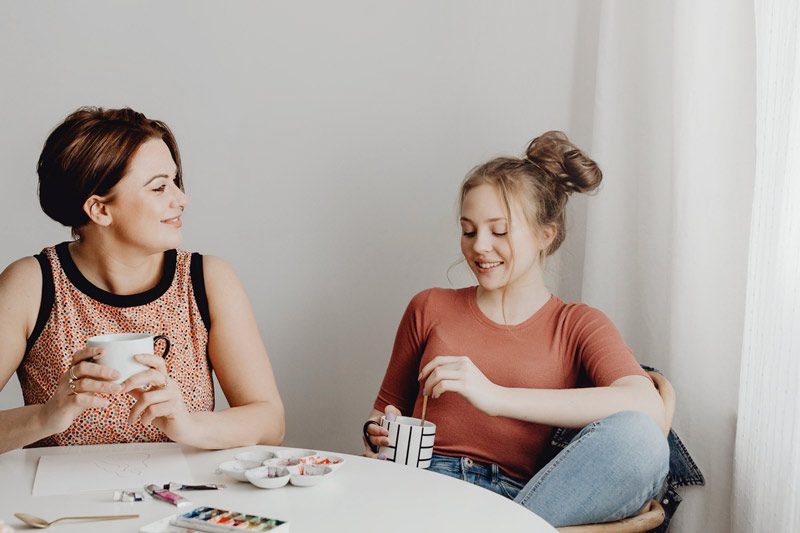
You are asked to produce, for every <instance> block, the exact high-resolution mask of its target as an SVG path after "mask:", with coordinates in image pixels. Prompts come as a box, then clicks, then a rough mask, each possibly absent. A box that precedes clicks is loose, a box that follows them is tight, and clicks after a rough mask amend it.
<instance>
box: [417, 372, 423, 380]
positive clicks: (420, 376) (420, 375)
mask: <svg viewBox="0 0 800 533" xmlns="http://www.w3.org/2000/svg"><path fill="white" fill-rule="evenodd" d="M421 379H422V372H420V373H419V375H418V376H417V381H419V380H421Z"/></svg>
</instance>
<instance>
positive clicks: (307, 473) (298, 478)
mask: <svg viewBox="0 0 800 533" xmlns="http://www.w3.org/2000/svg"><path fill="white" fill-rule="evenodd" d="M331 472H333V470H331V468H330V467H329V466H322V465H301V467H300V468H299V471H298V472H297V473H292V475H291V478H290V479H289V482H290V483H291V484H292V485H295V486H297V487H312V486H314V485H316V484H318V483H320V482H321V481H322V480H323V479H325V476H327V475H329V474H330V473H331Z"/></svg>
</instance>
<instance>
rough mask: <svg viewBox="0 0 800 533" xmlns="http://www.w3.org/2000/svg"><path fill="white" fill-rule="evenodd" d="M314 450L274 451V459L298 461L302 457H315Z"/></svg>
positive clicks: (290, 449) (289, 449)
mask: <svg viewBox="0 0 800 533" xmlns="http://www.w3.org/2000/svg"><path fill="white" fill-rule="evenodd" d="M317 453H319V452H317V451H315V450H301V449H298V448H286V449H284V450H275V457H278V458H280V459H300V458H302V457H309V456H311V455H317Z"/></svg>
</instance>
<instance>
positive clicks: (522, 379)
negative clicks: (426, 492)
mask: <svg viewBox="0 0 800 533" xmlns="http://www.w3.org/2000/svg"><path fill="white" fill-rule="evenodd" d="M476 289H477V288H476V287H468V288H465V289H456V290H453V289H428V290H426V291H423V292H421V293H419V294H417V295H416V296H415V297H414V298H413V299H412V300H411V303H410V304H409V305H408V308H407V309H406V312H405V314H404V315H403V319H402V321H401V322H400V326H399V328H398V331H397V336H396V338H395V343H394V349H393V351H392V358H391V360H390V362H389V367H388V368H387V370H386V375H385V377H384V379H383V384H382V385H381V389H380V392H379V393H378V397H377V399H376V400H375V404H374V406H375V409H377V410H379V411H383V410H384V409H385V407H386V405H388V404H391V405H394V406H396V407H397V408H398V409H400V411H402V413H403V414H404V415H408V414H410V413H413V415H412V416H415V417H419V416H420V415H421V409H422V396H421V391H420V387H419V383H418V381H417V376H418V374H419V372H420V370H422V368H423V367H424V366H425V365H426V364H427V363H428V362H430V361H431V359H433V358H434V357H436V356H437V355H466V356H469V358H470V359H471V360H472V362H473V363H474V364H475V366H477V367H478V368H479V369H480V370H481V372H483V373H484V374H485V375H486V377H487V378H488V379H489V380H490V381H492V382H493V383H495V384H497V385H501V386H503V387H513V388H529V389H568V388H574V387H577V386H580V385H581V384H587V382H588V383H593V384H595V385H596V386H601V387H602V386H607V385H610V384H611V383H612V382H614V381H616V380H617V379H619V378H621V377H624V376H629V375H641V376H645V377H647V374H646V373H645V372H644V371H643V370H642V369H641V367H640V366H639V364H638V363H637V362H636V359H635V358H634V356H633V353H632V352H631V349H630V348H628V346H627V345H626V344H625V342H624V341H623V339H622V337H621V335H620V333H619V331H617V328H616V327H614V324H612V323H611V321H610V320H609V319H608V317H606V316H605V315H604V314H603V313H602V312H600V311H598V310H597V309H593V308H591V307H589V306H587V305H583V304H569V303H565V302H563V301H562V300H560V299H559V298H557V297H555V296H553V297H551V298H550V300H548V301H547V303H545V304H544V305H543V306H542V308H541V309H539V310H538V311H537V312H536V313H534V314H533V316H531V317H530V318H528V319H527V320H525V321H524V322H522V323H520V324H516V325H513V326H506V325H503V324H497V323H495V322H493V321H491V320H489V318H487V317H486V315H484V314H483V312H482V311H481V310H480V309H479V308H478V304H477V300H476V293H477V290H476ZM426 419H428V420H430V421H431V422H433V423H435V424H436V441H435V447H434V451H435V453H439V454H442V455H450V456H464V457H469V458H471V459H473V460H476V461H482V462H486V463H494V464H497V465H498V466H499V467H500V468H501V470H502V471H503V472H505V473H506V474H507V475H509V476H511V477H513V478H515V479H519V480H523V481H527V480H528V479H530V478H531V477H532V476H533V474H535V473H536V471H537V469H538V468H539V467H541V466H542V465H541V464H540V460H541V459H542V454H543V451H544V450H545V446H546V445H547V443H548V440H549V438H550V435H551V432H552V427H549V426H545V425H542V424H534V423H530V422H524V421H521V420H516V419H512V418H506V417H493V416H490V415H487V414H486V413H484V412H482V411H479V410H478V409H476V408H475V407H473V406H472V405H471V404H470V403H469V402H468V401H467V400H466V399H464V398H463V397H462V396H461V395H459V394H457V393H453V392H448V393H445V394H443V395H442V396H440V397H439V398H438V399H436V400H431V401H429V402H428V411H427V414H426Z"/></svg>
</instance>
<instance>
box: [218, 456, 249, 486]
mask: <svg viewBox="0 0 800 533" xmlns="http://www.w3.org/2000/svg"><path fill="white" fill-rule="evenodd" d="M217 470H219V471H220V472H222V473H223V474H225V475H226V476H228V477H230V478H233V479H235V480H236V481H247V476H246V475H245V473H246V472H247V470H249V469H248V468H247V467H245V465H243V464H242V463H240V462H239V461H237V460H236V459H234V460H233V461H225V462H224V463H220V465H219V466H218V467H217Z"/></svg>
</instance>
